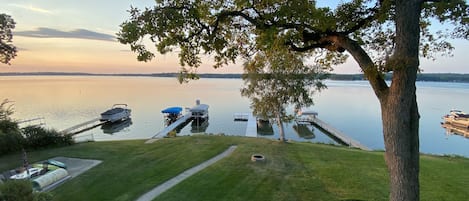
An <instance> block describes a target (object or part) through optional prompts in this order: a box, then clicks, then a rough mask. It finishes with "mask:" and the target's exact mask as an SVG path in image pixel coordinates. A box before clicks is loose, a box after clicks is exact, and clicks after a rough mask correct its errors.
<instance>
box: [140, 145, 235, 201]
mask: <svg viewBox="0 0 469 201" xmlns="http://www.w3.org/2000/svg"><path fill="white" fill-rule="evenodd" d="M236 147H237V146H235V145H233V146H230V148H228V149H227V150H225V151H224V152H223V153H221V154H218V155H217V156H215V157H213V158H211V159H210V160H207V161H205V162H203V163H201V164H199V165H197V166H195V167H192V168H191V169H188V170H186V171H184V172H183V173H181V174H179V175H178V176H176V177H173V178H172V179H170V180H168V181H166V182H164V183H162V184H160V185H159V186H157V187H155V188H153V189H152V190H150V191H148V192H147V193H145V194H143V195H142V196H140V197H139V198H138V199H137V201H151V200H153V199H154V198H156V197H157V196H159V195H160V194H161V193H163V192H165V191H166V190H168V189H170V188H172V187H173V186H175V185H176V184H178V183H179V182H181V181H183V180H184V179H187V178H188V177H190V176H192V175H194V174H195V173H197V172H199V171H201V170H203V169H204V168H206V167H208V166H210V165H212V164H214V163H216V162H217V161H219V160H221V159H222V158H224V157H226V156H228V155H230V154H231V153H232V152H233V151H234V150H235V149H236Z"/></svg>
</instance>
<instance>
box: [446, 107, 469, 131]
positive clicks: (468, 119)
mask: <svg viewBox="0 0 469 201" xmlns="http://www.w3.org/2000/svg"><path fill="white" fill-rule="evenodd" d="M443 119H444V120H445V122H444V123H447V124H451V125H454V126H459V127H465V128H468V127H469V114H466V113H464V112H463V111H461V110H450V113H449V114H447V115H445V116H443Z"/></svg>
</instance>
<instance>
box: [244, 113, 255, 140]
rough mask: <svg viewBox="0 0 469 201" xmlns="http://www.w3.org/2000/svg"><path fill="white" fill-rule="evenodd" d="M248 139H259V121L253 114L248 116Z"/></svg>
mask: <svg viewBox="0 0 469 201" xmlns="http://www.w3.org/2000/svg"><path fill="white" fill-rule="evenodd" d="M247 116H248V118H247V119H248V124H247V125H246V137H257V119H256V117H255V116H254V115H252V114H251V113H249V114H247Z"/></svg>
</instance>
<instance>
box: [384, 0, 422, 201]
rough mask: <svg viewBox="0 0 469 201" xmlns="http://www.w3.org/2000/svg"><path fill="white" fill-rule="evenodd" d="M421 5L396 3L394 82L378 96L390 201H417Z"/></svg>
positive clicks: (391, 63)
mask: <svg viewBox="0 0 469 201" xmlns="http://www.w3.org/2000/svg"><path fill="white" fill-rule="evenodd" d="M420 11H421V2H420V1H418V0H398V1H396V18H395V22H396V49H395V51H394V54H393V56H392V57H391V58H390V60H389V61H388V64H387V65H389V67H391V68H392V69H393V79H392V84H391V87H390V88H389V90H388V92H387V93H386V94H385V95H383V96H382V97H380V98H379V99H380V103H381V113H382V114H381V116H382V120H383V135H384V144H385V149H386V153H385V160H386V164H387V166H388V170H389V175H390V187H391V188H390V195H389V200H391V201H402V200H405V201H418V200H419V199H420V192H419V118H420V116H419V113H418V106H417V98H416V87H415V81H416V77H417V71H418V66H419V59H418V53H419V39H420V30H419V22H420Z"/></svg>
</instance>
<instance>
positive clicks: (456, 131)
mask: <svg viewBox="0 0 469 201" xmlns="http://www.w3.org/2000/svg"><path fill="white" fill-rule="evenodd" d="M441 127H443V128H445V130H446V136H450V135H460V136H463V137H465V138H468V139H469V128H467V127H460V126H454V125H452V124H449V123H442V124H441Z"/></svg>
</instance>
